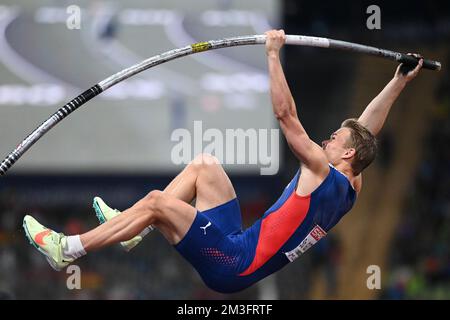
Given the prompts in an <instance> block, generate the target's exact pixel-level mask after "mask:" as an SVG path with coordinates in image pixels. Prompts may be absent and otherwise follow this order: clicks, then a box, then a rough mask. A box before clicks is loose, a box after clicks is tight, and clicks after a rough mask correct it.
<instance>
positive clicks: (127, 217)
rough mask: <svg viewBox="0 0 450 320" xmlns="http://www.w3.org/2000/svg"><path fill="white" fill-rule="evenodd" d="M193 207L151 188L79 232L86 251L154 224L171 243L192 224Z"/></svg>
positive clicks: (125, 237) (111, 242) (130, 236)
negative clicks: (119, 210)
mask: <svg viewBox="0 0 450 320" xmlns="http://www.w3.org/2000/svg"><path fill="white" fill-rule="evenodd" d="M196 212H197V211H196V209H195V208H194V207H192V206H191V205H189V204H187V203H186V202H184V201H181V200H179V199H176V198H174V197H172V196H170V195H168V194H165V193H164V192H161V191H156V190H155V191H152V192H150V193H149V194H148V195H147V196H145V197H144V198H143V199H141V200H140V201H138V202H137V203H136V204H135V205H133V206H132V207H131V208H129V209H127V210H125V211H124V212H122V214H120V215H118V216H117V217H115V218H113V219H111V220H109V221H107V222H106V223H104V224H102V225H100V226H98V227H97V228H95V229H93V230H91V231H88V232H87V233H84V234H82V235H80V239H81V243H82V244H83V247H84V249H85V250H86V252H88V251H91V250H96V249H99V248H102V247H105V246H108V245H111V244H113V243H117V242H120V241H125V240H128V239H131V238H133V237H134V236H136V235H138V234H139V233H140V232H141V231H142V230H143V229H144V228H145V227H147V226H149V225H155V226H156V227H157V228H158V229H159V230H160V231H161V232H162V233H163V235H164V236H165V237H166V238H167V240H168V241H169V242H170V243H171V244H175V243H177V242H178V241H180V240H181V239H182V237H183V236H184V235H185V234H186V232H187V230H188V229H189V227H190V226H191V224H192V221H193V220H194V218H195V215H196Z"/></svg>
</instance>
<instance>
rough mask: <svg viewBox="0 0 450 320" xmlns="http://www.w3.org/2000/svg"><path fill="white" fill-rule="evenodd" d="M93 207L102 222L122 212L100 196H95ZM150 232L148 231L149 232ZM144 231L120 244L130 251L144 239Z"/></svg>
mask: <svg viewBox="0 0 450 320" xmlns="http://www.w3.org/2000/svg"><path fill="white" fill-rule="evenodd" d="M93 207H94V210H95V214H96V215H97V218H98V221H99V222H100V224H102V223H105V222H106V221H108V220H111V219H112V218H114V217H116V216H118V215H119V214H120V213H121V212H120V211H119V210H117V209H112V208H110V207H108V206H107V205H106V203H105V202H104V201H103V200H102V199H101V198H100V197H95V198H94V203H93ZM149 229H150V230H152V229H153V228H152V227H149ZM147 233H148V232H147ZM142 237H143V236H142V233H141V234H139V235H137V236H135V237H134V238H133V239H131V240H128V241H122V242H121V243H120V244H121V245H122V248H123V249H124V250H125V251H127V252H128V251H130V250H131V249H133V248H134V247H136V246H137V245H138V244H139V242H141V241H142Z"/></svg>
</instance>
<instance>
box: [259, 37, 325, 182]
mask: <svg viewBox="0 0 450 320" xmlns="http://www.w3.org/2000/svg"><path fill="white" fill-rule="evenodd" d="M266 35H267V40H266V53H267V60H268V67H269V75H270V95H271V98H272V106H273V112H274V114H275V117H276V118H277V119H278V121H279V123H280V127H281V130H282V131H283V134H284V136H285V137H286V141H287V143H288V145H289V148H290V149H291V150H292V152H293V153H294V155H295V156H296V158H297V159H298V160H299V161H301V162H302V163H303V164H304V165H305V166H306V167H308V169H310V170H311V171H312V172H314V173H316V174H319V175H325V174H326V173H328V170H329V169H328V160H327V158H326V155H325V153H324V151H323V149H322V148H321V147H320V146H319V145H317V144H316V143H315V142H314V141H312V140H311V139H310V138H309V136H308V134H307V133H306V130H305V129H304V128H303V126H302V124H301V123H300V120H299V118H298V116H297V107H296V105H295V101H294V98H293V97H292V94H291V91H290V89H289V85H288V83H287V81H286V78H285V76H284V72H283V68H282V66H281V62H280V56H279V53H280V49H281V47H282V46H283V45H284V43H285V40H286V36H285V34H284V31H283V30H279V31H275V30H273V31H269V32H266Z"/></svg>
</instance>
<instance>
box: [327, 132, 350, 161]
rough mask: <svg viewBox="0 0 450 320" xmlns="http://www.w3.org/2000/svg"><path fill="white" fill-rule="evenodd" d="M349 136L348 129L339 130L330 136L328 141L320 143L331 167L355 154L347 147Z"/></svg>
mask: <svg viewBox="0 0 450 320" xmlns="http://www.w3.org/2000/svg"><path fill="white" fill-rule="evenodd" d="M350 134H351V132H350V129H349V128H340V129H339V130H337V131H335V132H333V133H332V134H331V136H330V139H328V140H325V141H322V148H323V150H324V151H325V154H326V155H327V158H328V161H329V162H330V163H331V164H332V165H337V164H339V162H341V161H342V160H343V159H349V158H351V157H353V155H354V154H355V149H354V148H351V147H349V146H348V142H349V141H350Z"/></svg>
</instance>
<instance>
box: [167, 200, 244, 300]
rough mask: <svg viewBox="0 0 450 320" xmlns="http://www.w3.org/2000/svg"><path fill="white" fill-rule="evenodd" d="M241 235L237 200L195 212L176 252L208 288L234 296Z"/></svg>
mask: <svg viewBox="0 0 450 320" xmlns="http://www.w3.org/2000/svg"><path fill="white" fill-rule="evenodd" d="M241 234H242V220H241V210H240V207H239V202H238V200H237V198H235V199H233V200H230V201H228V202H226V203H224V204H221V205H219V206H217V207H215V208H212V209H208V210H206V211H202V212H200V211H198V212H197V215H196V217H195V219H194V222H193V223H192V225H191V227H190V228H189V230H188V232H187V233H186V235H185V236H184V238H183V239H182V240H181V241H180V242H179V243H178V244H176V245H175V246H174V247H175V249H176V250H177V251H178V252H179V253H180V254H181V255H182V256H183V257H184V258H185V259H186V260H187V261H189V262H190V263H191V264H192V266H193V267H194V268H195V269H196V270H197V272H198V273H199V275H200V276H201V278H202V279H203V281H204V282H205V283H206V285H207V286H208V287H210V288H211V289H213V290H216V291H219V292H234V291H238V290H240V289H242V288H237V287H236V286H235V281H232V279H235V278H236V276H237V270H238V269H240V268H241V265H240V264H241V259H240V257H241V256H242V255H243V254H244V253H245V249H244V248H243V247H242V245H241V244H240V243H239V241H235V239H236V240H237V239H239V238H240V237H239V235H241Z"/></svg>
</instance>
